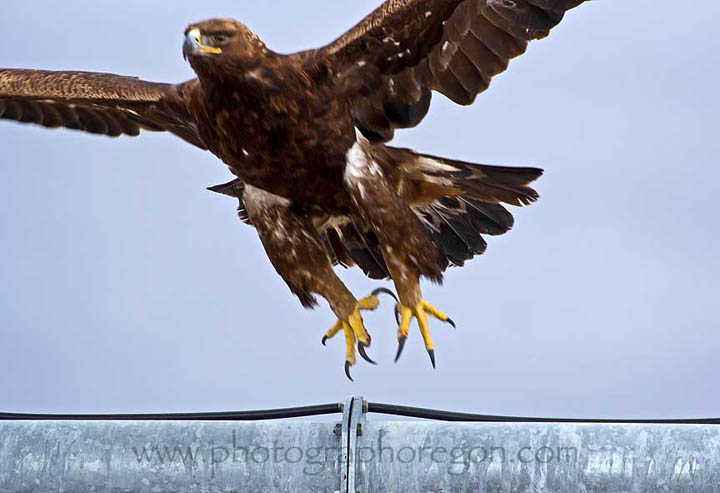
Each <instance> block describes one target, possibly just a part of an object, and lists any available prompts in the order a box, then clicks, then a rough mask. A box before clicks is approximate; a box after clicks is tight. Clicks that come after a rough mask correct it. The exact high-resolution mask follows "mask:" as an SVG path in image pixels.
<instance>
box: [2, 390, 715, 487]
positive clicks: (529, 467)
mask: <svg viewBox="0 0 720 493" xmlns="http://www.w3.org/2000/svg"><path fill="white" fill-rule="evenodd" d="M343 410H344V413H343V416H342V417H341V416H340V415H339V414H338V415H337V416H336V418H337V419H333V420H329V421H325V422H309V421H301V420H273V421H258V422H252V421H251V422H237V421H235V422H232V421H213V422H207V421H141V422H140V421H32V420H28V421H12V420H11V421H0V493H8V492H13V493H15V492H41V493H47V492H78V493H85V492H113V493H119V492H133V493H146V492H147V493H150V492H152V493H161V492H203V493H215V492H218V493H219V492H223V493H228V492H335V491H350V492H352V491H361V492H416V491H417V492H466V491H472V492H487V493H491V492H493V493H494V492H513V493H514V492H548V493H550V492H558V493H560V492H562V493H565V492H572V493H574V492H702V493H705V492H720V427H718V426H713V425H688V424H684V425H678V424H668V425H660V424H653V425H649V424H648V425H646V424H574V423H564V424H559V423H543V424H540V423H512V424H511V423H447V422H435V421H382V420H376V419H367V417H366V414H365V413H364V403H363V400H362V398H360V397H355V398H351V399H348V400H347V401H345V404H344V406H343ZM341 423H342V424H341Z"/></svg>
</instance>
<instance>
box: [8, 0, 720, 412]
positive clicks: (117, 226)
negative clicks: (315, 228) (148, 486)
mask: <svg viewBox="0 0 720 493" xmlns="http://www.w3.org/2000/svg"><path fill="white" fill-rule="evenodd" d="M378 3H379V1H378V0H362V1H361V0H355V1H352V2H347V1H328V0H324V1H319V0H312V1H310V0H307V1H304V2H295V1H280V0H278V1H275V2H243V1H238V0H232V1H230V0H208V1H203V2H197V1H189V0H182V1H174V2H147V1H145V0H125V1H123V2H97V1H94V0H92V1H91V0H82V1H80V0H74V1H73V2H49V1H47V2H39V1H29V2H8V3H7V4H6V5H3V14H2V16H1V17H0V32H2V33H3V41H2V42H1V43H0V66H5V67H24V68H44V69H74V70H92V71H108V72H115V73H120V74H126V75H137V76H140V77H141V78H144V79H148V80H157V81H169V82H179V81H182V80H185V79H188V78H190V77H192V76H193V74H192V72H191V70H190V68H189V66H187V65H186V64H185V63H184V62H183V60H182V55H181V43H182V33H183V30H184V28H185V26H186V25H187V24H188V23H190V22H192V21H197V20H200V19H204V18H208V17H213V16H226V17H235V18H238V19H240V20H242V21H244V22H245V23H247V24H248V25H249V26H250V27H251V28H252V29H254V30H255V31H256V32H257V33H258V34H259V36H260V37H261V38H263V39H264V40H265V41H266V43H267V44H268V45H269V46H270V47H271V48H273V49H275V50H278V51H282V52H290V51H295V50H298V49H304V48H310V47H315V46H319V45H321V44H324V43H326V42H329V41H330V40H331V39H333V38H334V37H336V36H337V35H339V34H340V33H341V32H342V31H343V30H345V29H346V28H349V27H350V26H351V25H352V24H354V23H355V22H356V21H358V20H359V19H360V18H361V17H362V15H364V14H365V13H367V12H369V11H370V10H371V9H372V8H374V7H375V6H376V5H377V4H378ZM692 5H693V6H692V9H689V8H686V7H683V6H682V5H680V4H678V2H670V1H667V0H632V1H617V0H615V1H612V0H597V1H594V2H591V3H589V4H587V5H584V6H581V7H579V8H578V9H576V10H574V11H572V12H570V13H569V14H568V15H567V16H566V18H565V20H564V21H563V23H562V24H561V25H560V26H559V27H558V28H557V29H556V30H555V31H554V32H553V34H552V35H551V36H550V37H549V38H548V39H546V40H543V41H539V42H536V43H534V44H532V45H531V47H530V48H529V50H528V52H527V53H526V54H525V55H524V56H523V57H521V58H519V59H517V60H515V61H513V63H512V64H511V67H510V69H509V70H508V71H507V72H506V73H505V74H503V75H501V76H499V77H497V78H496V79H495V80H494V82H493V85H492V87H491V89H490V90H489V91H488V92H486V93H485V94H483V95H481V96H480V97H479V98H478V100H477V102H476V103H475V105H474V106H472V107H469V108H464V107H459V106H455V105H453V104H451V103H449V102H448V101H447V100H445V99H444V98H442V97H439V96H438V97H436V98H435V101H434V103H433V107H432V109H431V112H430V115H429V117H428V118H426V119H425V121H424V122H423V124H422V125H421V126H420V127H419V128H417V129H413V130H409V131H403V132H399V133H398V135H397V138H396V140H395V144H397V145H402V146H409V147H413V148H415V149H417V150H421V151H424V152H427V153H431V154H437V155H441V156H447V157H454V158H459V159H463V160H467V161H473V162H485V163H493V164H516V165H537V166H541V167H543V168H545V170H546V174H545V176H544V177H543V178H542V179H541V180H540V181H539V182H538V184H537V185H538V189H539V191H540V192H541V194H542V198H541V200H540V201H539V202H538V203H537V204H536V205H533V206H532V207H528V208H525V209H520V210H517V209H516V210H514V211H513V212H514V213H515V215H516V219H517V220H516V227H515V229H514V230H513V231H512V232H511V233H509V234H507V235H505V236H503V237H498V238H490V241H489V248H488V251H487V254H486V255H484V256H483V257H481V258H479V259H475V260H474V261H472V262H470V263H469V265H467V266H466V267H464V268H462V269H451V270H450V271H449V272H448V274H447V276H446V281H445V285H444V286H442V287H437V286H431V285H425V286H424V290H425V295H426V298H428V299H429V300H430V301H432V302H434V303H435V304H436V306H438V307H440V308H441V309H444V310H445V311H447V312H448V313H450V314H451V315H452V317H453V318H454V319H455V321H456V322H457V324H458V328H457V330H453V329H451V328H449V327H448V326H446V325H443V324H440V323H435V324H434V325H433V326H432V330H433V335H434V338H435V342H436V345H437V359H438V368H437V370H435V371H433V370H432V369H431V367H430V364H429V361H428V358H427V354H426V353H425V351H424V349H423V347H422V343H421V340H420V337H419V334H418V333H417V330H416V329H414V330H413V331H412V332H411V337H410V340H409V341H408V344H407V347H406V349H405V353H404V354H403V357H402V359H401V361H400V362H399V363H398V364H394V363H393V362H392V357H393V355H394V352H395V349H396V336H395V330H396V328H395V324H394V321H393V318H392V315H391V311H392V307H391V304H390V303H388V302H387V301H386V302H385V303H384V305H383V306H381V308H380V310H379V311H378V312H376V313H373V314H369V315H367V316H366V317H365V320H366V323H367V325H368V327H369V329H370V330H371V332H372V334H373V346H372V348H371V350H370V352H371V354H372V356H373V357H374V358H375V359H377V360H378V361H379V363H380V365H379V366H377V367H373V366H370V365H367V364H364V363H363V362H360V363H359V364H358V365H357V366H356V367H355V368H354V371H353V374H354V376H355V379H356V383H354V384H352V383H350V382H348V381H347V380H346V379H345V376H344V374H343V370H342V365H343V359H344V344H343V341H342V340H341V339H340V338H338V339H334V340H332V341H330V342H329V343H328V347H323V346H322V345H321V344H320V339H321V336H322V335H323V333H324V332H325V330H326V329H327V328H328V327H329V326H330V325H331V324H332V323H333V317H332V316H331V313H330V311H329V309H328V308H327V305H326V304H324V303H323V304H322V305H321V307H319V308H318V309H316V310H315V311H306V310H304V309H303V308H302V307H301V306H300V304H299V303H298V302H297V300H296V298H294V297H293V296H292V295H291V294H290V292H289V291H288V289H287V287H286V286H285V284H284V282H283V281H282V280H281V279H280V278H279V277H278V276H277V275H276V274H275V272H274V270H273V269H272V267H271V266H270V263H269V261H268V260H267V258H266V256H265V254H264V252H263V250H262V248H261V245H260V242H259V240H258V238H257V236H256V234H255V232H254V230H253V229H252V228H250V227H248V226H246V225H243V224H241V223H240V222H239V221H238V220H237V218H236V216H235V206H236V203H235V202H234V201H233V200H231V199H230V198H228V197H225V196H221V195H217V194H213V193H211V192H209V191H206V190H205V187H206V186H209V185H214V184H217V183H221V182H223V181H226V180H228V179H229V177H230V174H229V172H228V171H227V170H226V169H225V166H224V165H223V164H222V163H221V162H220V161H218V160H217V159H216V158H214V157H213V156H212V155H211V154H209V153H206V152H202V151H200V150H198V149H196V148H194V147H192V146H190V145H188V144H186V143H185V142H183V141H181V140H180V139H177V138H175V137H173V136H171V135H167V134H149V133H145V134H143V135H142V136H141V137H140V138H134V139H131V138H120V139H109V138H104V137H96V136H92V135H85V134H81V133H77V132H72V131H67V130H55V131H48V130H45V129H42V128H36V127H29V126H24V125H19V124H13V123H8V122H1V121H0V149H1V150H2V151H1V152H0V410H7V411H37V412H106V411H107V412H133V411H136V412H152V411H206V410H226V409H250V408H262V407H276V406H290V405H299V404H310V403H317V402H329V401H337V400H340V399H342V398H343V397H345V396H346V395H350V394H363V395H365V396H366V397H367V398H369V399H371V400H374V401H385V402H394V403H402V404H408V405H422V406H430V407H438V408H451V409H457V410H468V411H476V412H483V413H501V414H519V415H540V416H584V417H590V416H597V417H684V416H688V417H690V416H712V415H715V416H716V415H719V414H720V411H719V410H718V409H719V407H718V405H719V404H720V397H718V392H717V378H718V377H717V375H718V373H720V361H719V358H718V347H719V345H720V330H719V329H720V322H719V321H718V312H717V310H718V298H719V293H720V260H719V259H718V251H720V226H719V222H718V219H717V211H718V205H717V201H716V197H717V196H718V192H720V185H719V183H720V171H719V170H718V166H717V164H716V160H717V159H718V156H719V155H720V143H719V139H718V124H717V118H718V110H720V104H719V103H718V93H717V89H718V74H719V72H718V67H717V62H718V60H717V54H718V52H719V51H720V42H719V41H718V37H717V19H718V17H720V4H718V3H717V2H715V1H712V0H696V1H695V2H692ZM340 275H341V277H342V278H343V279H344V280H346V281H347V283H348V285H349V286H350V288H351V289H352V290H353V292H355V294H356V295H358V296H363V295H365V294H367V293H368V292H369V291H370V290H371V289H373V288H374V287H376V286H378V285H380V284H379V283H376V282H371V281H369V280H367V279H364V278H363V276H362V274H361V273H360V272H359V271H357V270H349V271H342V272H340Z"/></svg>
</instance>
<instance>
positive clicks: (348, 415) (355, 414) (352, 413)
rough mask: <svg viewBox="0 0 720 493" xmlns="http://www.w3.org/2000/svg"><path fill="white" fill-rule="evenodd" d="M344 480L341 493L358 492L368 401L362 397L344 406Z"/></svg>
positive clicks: (346, 401)
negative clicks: (360, 448)
mask: <svg viewBox="0 0 720 493" xmlns="http://www.w3.org/2000/svg"><path fill="white" fill-rule="evenodd" d="M342 410H343V422H342V437H341V443H342V459H341V460H342V462H341V464H340V465H341V468H342V478H341V482H340V492H341V493H356V492H357V491H358V489H357V484H356V478H357V468H358V463H359V460H358V459H359V458H358V437H359V436H360V435H362V428H363V423H364V422H365V413H366V412H367V401H365V400H363V398H362V396H359V395H358V396H355V397H348V398H347V399H346V400H345V402H344V403H343V405H342Z"/></svg>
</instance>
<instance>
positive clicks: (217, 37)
mask: <svg viewBox="0 0 720 493" xmlns="http://www.w3.org/2000/svg"><path fill="white" fill-rule="evenodd" d="M229 37H230V34H229V33H226V32H219V33H213V34H212V38H213V40H214V41H215V42H216V43H224V42H225V41H227V39H228V38H229Z"/></svg>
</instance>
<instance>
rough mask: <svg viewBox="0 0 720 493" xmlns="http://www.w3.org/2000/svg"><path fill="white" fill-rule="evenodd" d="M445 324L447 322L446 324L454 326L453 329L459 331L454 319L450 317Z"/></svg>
mask: <svg viewBox="0 0 720 493" xmlns="http://www.w3.org/2000/svg"><path fill="white" fill-rule="evenodd" d="M445 322H446V323H449V324H450V325H452V328H453V329H457V327H455V322H453V319H452V318H450V317H448V318H447V320H445Z"/></svg>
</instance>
